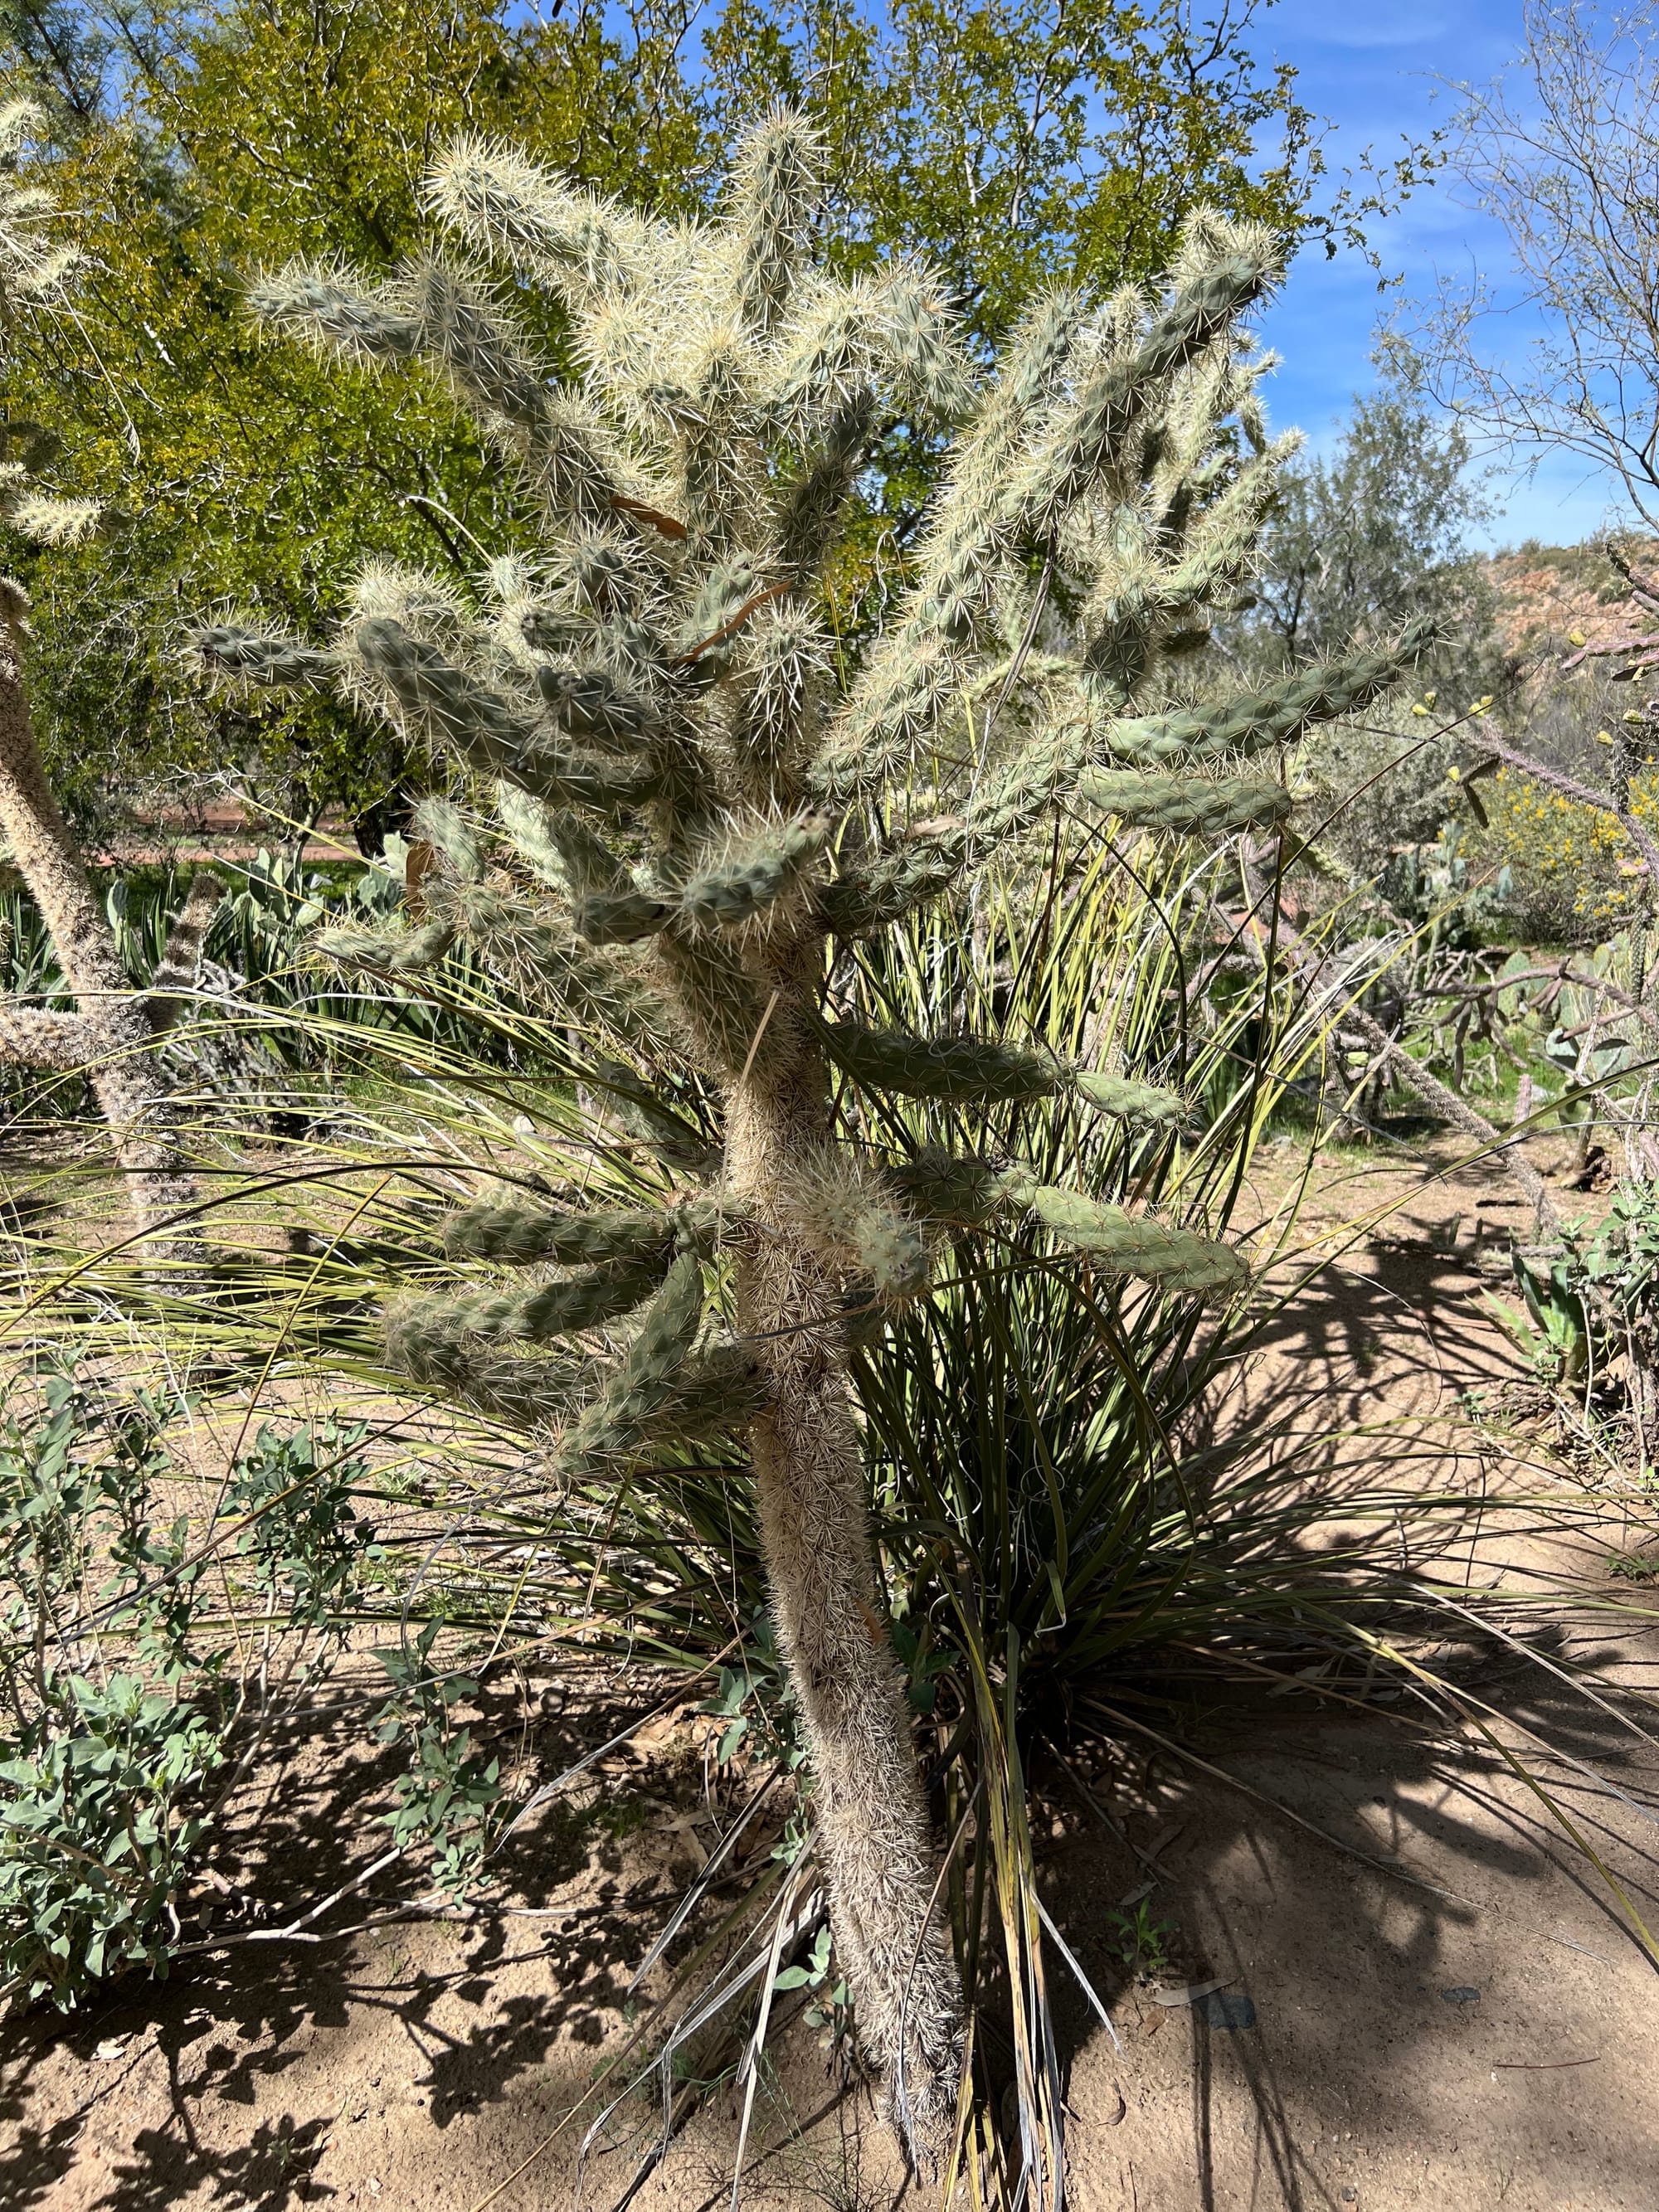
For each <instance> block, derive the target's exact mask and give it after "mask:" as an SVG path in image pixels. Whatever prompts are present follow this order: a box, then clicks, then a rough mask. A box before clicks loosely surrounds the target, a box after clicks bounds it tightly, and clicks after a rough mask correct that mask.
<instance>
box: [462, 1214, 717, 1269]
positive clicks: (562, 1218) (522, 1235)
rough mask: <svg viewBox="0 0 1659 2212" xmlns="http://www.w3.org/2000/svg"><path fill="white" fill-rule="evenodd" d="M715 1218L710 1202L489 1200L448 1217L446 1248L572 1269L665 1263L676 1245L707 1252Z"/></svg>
mask: <svg viewBox="0 0 1659 2212" xmlns="http://www.w3.org/2000/svg"><path fill="white" fill-rule="evenodd" d="M718 1218H719V1217H717V1214H716V1211H715V1208H714V1206H713V1204H712V1203H711V1202H709V1201H708V1200H702V1201H700V1202H699V1203H697V1204H696V1205H695V1206H681V1207H678V1208H675V1209H674V1210H672V1211H670V1210H668V1209H667V1208H664V1207H658V1206H639V1207H628V1208H623V1207H607V1208H603V1209H599V1210H596V1211H595V1212H586V1213H584V1212H570V1211H568V1210H561V1209H558V1208H551V1207H548V1206H536V1205H533V1204H532V1203H531V1202H530V1201H529V1200H523V1199H506V1200H503V1199H486V1200H481V1201H480V1202H479V1203H478V1204H477V1205H475V1206H463V1207H462V1208H460V1209H459V1212H454V1213H452V1214H451V1215H450V1217H449V1218H448V1219H447V1221H446V1222H445V1224H444V1249H445V1251H446V1252H447V1254H448V1255H449V1257H450V1258H451V1259H452V1260H453V1259H478V1260H498V1261H506V1262H509V1263H510V1264H512V1265H513V1266H515V1267H517V1266H523V1265H527V1264H528V1263H530V1262H531V1261H538V1260H553V1261H558V1262H559V1263H560V1264H561V1265H562V1266H565V1267H570V1266H574V1265H575V1264H577V1263H579V1262H580V1263H584V1264H600V1263H604V1262H606V1261H636V1260H649V1259H655V1258H659V1259H661V1260H662V1261H663V1263H664V1265H666V1263H667V1260H668V1258H669V1256H670V1255H671V1254H672V1252H673V1250H674V1249H675V1246H676V1244H677V1243H678V1244H679V1245H680V1246H682V1247H683V1248H685V1249H692V1248H695V1249H697V1250H699V1251H706V1250H708V1249H709V1248H710V1246H711V1244H712V1241H713V1238H714V1231H715V1227H716V1223H717V1219H718ZM726 1218H731V1217H729V1216H728V1217H726Z"/></svg>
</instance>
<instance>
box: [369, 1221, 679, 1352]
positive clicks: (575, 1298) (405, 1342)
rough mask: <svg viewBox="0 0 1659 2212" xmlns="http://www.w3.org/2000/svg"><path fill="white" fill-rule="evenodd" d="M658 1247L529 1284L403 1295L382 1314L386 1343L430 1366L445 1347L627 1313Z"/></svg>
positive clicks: (578, 1326) (652, 1271) (641, 1297)
mask: <svg viewBox="0 0 1659 2212" xmlns="http://www.w3.org/2000/svg"><path fill="white" fill-rule="evenodd" d="M668 1259H669V1255H668V1253H667V1251H666V1250H660V1251H658V1252H656V1253H653V1254H650V1255H647V1256H646V1257H644V1258H639V1257H636V1258H635V1259H632V1260H629V1261H618V1262H617V1263H615V1264H613V1265H611V1266H608V1267H590V1268H586V1269H585V1270H584V1271H583V1272H582V1273H580V1274H574V1275H563V1276H561V1277H559V1278H558V1279H556V1280H555V1281H552V1282H548V1283H538V1285H536V1286H535V1287H534V1289H532V1290H528V1291H510V1292H502V1293H500V1294H498V1295H489V1294H486V1295H483V1296H479V1295H478V1294H477V1293H476V1292H472V1293H461V1294H459V1295H449V1294H441V1295H439V1296H437V1297H418V1298H410V1299H406V1300H404V1303H403V1304H400V1305H398V1306H397V1307H395V1308H394V1309H393V1310H392V1314H391V1315H390V1316H388V1318H387V1333H386V1348H387V1352H388V1354H389V1355H390V1357H391V1358H392V1362H393V1364H395V1365H398V1366H401V1367H404V1368H405V1369H406V1370H408V1371H409V1372H410V1373H411V1374H416V1373H424V1372H427V1371H430V1369H431V1364H432V1360H433V1358H434V1357H435V1349H434V1348H435V1347H436V1346H441V1345H445V1344H466V1343H471V1344H501V1343H504V1342H519V1343H524V1344H548V1343H551V1342H552V1341H553V1340H555V1339H556V1338H558V1337H563V1336H574V1335H576V1334H579V1333H580V1331H581V1330H583V1329H586V1328H597V1327H598V1326H599V1324H600V1323H601V1322H607V1321H614V1320H617V1318H618V1317H619V1316H622V1315H623V1314H627V1313H631V1312H632V1311H633V1310H634V1309H635V1306H637V1305H640V1304H642V1303H643V1302H644V1301H645V1300H646V1299H647V1298H648V1297H651V1296H652V1295H653V1292H654V1291H656V1289H657V1286H658V1285H659V1284H660V1283H661V1281H662V1279H663V1277H664V1275H665V1273H666V1271H667V1267H668Z"/></svg>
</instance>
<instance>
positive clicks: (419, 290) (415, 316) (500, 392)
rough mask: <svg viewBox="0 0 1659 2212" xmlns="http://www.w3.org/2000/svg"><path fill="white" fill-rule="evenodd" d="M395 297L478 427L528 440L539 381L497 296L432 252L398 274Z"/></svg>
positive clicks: (540, 406) (540, 413)
mask: <svg viewBox="0 0 1659 2212" xmlns="http://www.w3.org/2000/svg"><path fill="white" fill-rule="evenodd" d="M397 295H398V297H400V298H401V300H402V301H403V303H404V306H405V307H406V309H407V312H408V314H409V319H410V321H411V322H412V323H413V324H414V325H415V327H416V331H418V333H419V337H418V340H417V343H418V345H419V349H420V351H421V353H422V355H423V356H425V357H426V358H427V359H428V360H429V361H431V362H435V364H436V365H437V366H438V367H439V368H441V369H442V370H443V372H444V374H445V375H446V376H447V378H448V380H449V382H450V384H451V386H453V389H454V391H455V393H456V395H457V397H458V398H459V399H461V401H462V402H463V403H464V404H465V405H466V406H468V407H469V408H470V409H471V410H472V411H473V412H474V413H475V414H476V415H477V416H478V418H479V420H480V422H481V424H482V426H483V428H485V429H486V430H488V431H505V432H506V433H507V435H508V436H509V437H510V438H511V439H512V440H513V441H514V442H515V443H519V444H520V445H522V446H524V447H529V446H530V445H532V443H533V442H534V441H535V440H536V439H537V438H538V435H540V433H541V431H542V429H543V427H544V423H545V421H546V416H547V401H548V391H547V384H546V380H545V378H544V375H543V374H542V372H541V371H540V370H539V368H538V367H537V366H536V364H535V363H534V362H532V360H531V358H530V356H529V353H528V351H527V350H526V347H525V345H524V343H523V341H522V340H521V338H520V336H519V333H518V332H517V331H516V330H515V329H514V328H513V322H512V319H511V318H510V317H509V316H508V315H507V313H506V311H505V309H504V308H503V307H502V306H501V301H499V300H498V299H497V298H495V296H494V295H493V294H492V293H491V292H490V291H489V290H488V289H486V288H485V287H484V286H483V285H482V284H479V283H477V282H476V280H474V279H473V278H471V277H469V276H465V275H463V273H462V272H461V271H460V270H458V269H454V268H452V267H451V266H450V265H449V264H447V262H444V261H442V260H440V259H437V258H434V257H431V256H423V257H422V258H420V259H419V260H416V261H414V262H411V263H410V264H409V265H408V266H407V267H406V268H404V270H402V271H401V272H400V274H399V276H398V283H397Z"/></svg>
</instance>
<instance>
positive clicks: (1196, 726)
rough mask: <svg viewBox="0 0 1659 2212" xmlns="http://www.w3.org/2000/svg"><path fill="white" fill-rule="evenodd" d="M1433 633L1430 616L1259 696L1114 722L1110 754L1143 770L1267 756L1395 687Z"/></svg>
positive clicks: (1306, 670)
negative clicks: (1390, 641)
mask: <svg viewBox="0 0 1659 2212" xmlns="http://www.w3.org/2000/svg"><path fill="white" fill-rule="evenodd" d="M1436 634H1437V624H1436V623H1435V620H1434V618H1433V617H1430V616H1422V617H1418V618H1416V619H1415V620H1413V621H1412V622H1410V623H1407V625H1406V627H1405V629H1404V630H1403V631H1402V632H1401V635H1400V639H1399V641H1398V642H1397V643H1396V644H1395V645H1393V646H1391V647H1382V648H1379V649H1377V650H1376V651H1372V652H1368V653H1353V654H1351V655H1350V656H1349V657H1348V658H1347V659H1344V660H1337V661H1328V662H1323V663H1320V664H1317V665H1315V666H1313V667H1311V668H1303V669H1297V671H1295V672H1294V673H1293V674H1291V675H1289V676H1286V677H1283V678H1280V679H1279V682H1278V683H1276V684H1271V685H1268V686H1267V688H1266V689H1264V690H1260V691H1253V692H1245V693H1243V695H1238V694H1235V695H1234V696H1231V697H1229V698H1225V699H1218V700H1216V701H1213V702H1209V703H1206V704H1204V705H1200V706H1197V707H1187V708H1179V709H1177V710H1176V712H1175V713H1173V714H1151V715H1146V716H1142V717H1140V718H1139V719H1138V720H1128V721H1121V722H1119V723H1117V724H1116V725H1115V726H1114V727H1113V729H1112V731H1111V732H1110V744H1111V749H1112V750H1113V752H1114V753H1115V754H1116V755H1117V757H1119V758H1120V759H1122V760H1129V761H1133V762H1134V763H1137V765H1139V766H1140V767H1143V768H1162V767H1164V766H1166V765H1168V764H1169V763H1172V762H1177V761H1193V762H1198V761H1203V760H1210V759H1214V758H1217V757H1219V756H1220V755H1223V754H1226V753H1254V752H1261V751H1265V750H1267V748H1268V747H1269V746H1271V745H1284V744H1291V743H1293V742H1294V741H1295V739H1296V738H1299V737H1300V736H1301V735H1302V733H1303V732H1304V730H1306V729H1307V728H1308V727H1309V726H1310V725H1311V724H1314V723H1316V722H1329V721H1336V720H1340V718H1341V716H1343V715H1344V714H1354V713H1357V712H1358V709H1359V708H1362V707H1365V706H1369V705H1370V702H1371V701H1372V700H1373V699H1376V698H1379V697H1380V696H1382V695H1383V692H1385V691H1387V690H1389V689H1390V688H1391V687H1392V686H1393V685H1394V684H1397V683H1398V682H1399V681H1400V679H1401V677H1402V676H1403V675H1405V674H1406V672H1407V670H1409V669H1410V667H1411V666H1412V665H1413V662H1414V661H1415V660H1416V659H1418V658H1419V656H1420V655H1421V654H1422V653H1424V652H1425V650H1426V649H1427V647H1428V646H1429V645H1430V644H1431V642H1432V641H1433V639H1434V637H1435V635H1436Z"/></svg>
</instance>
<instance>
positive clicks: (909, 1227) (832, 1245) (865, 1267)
mask: <svg viewBox="0 0 1659 2212" xmlns="http://www.w3.org/2000/svg"><path fill="white" fill-rule="evenodd" d="M785 1201H786V1204H787V1207H788V1211H789V1213H790V1217H791V1218H792V1219H793V1221H794V1222H795V1223H796V1224H797V1225H798V1226H799V1229H800V1231H801V1233H802V1235H803V1236H804V1237H805V1239H806V1242H807V1243H808V1244H809V1245H810V1246H811V1249H813V1250H814V1251H815V1252H817V1254H819V1255H820V1256H821V1257H822V1258H823V1259H825V1260H827V1261H829V1264H830V1266H831V1267H836V1268H838V1269H847V1270H848V1271H850V1272H851V1273H854V1274H856V1275H858V1276H860V1277H861V1278H862V1279H863V1280H864V1281H865V1282H866V1283H867V1284H869V1285H871V1287H872V1289H873V1291H874V1293H875V1297H876V1298H877V1300H878V1302H879V1303H880V1304H883V1305H898V1304H904V1303H905V1302H906V1301H908V1300H909V1299H911V1298H915V1297H920V1296H921V1293H922V1292H923V1291H925V1290H926V1289H927V1278H928V1273H929V1271H930V1267H931V1265H932V1255H931V1254H930V1253H929V1250H928V1247H927V1237H926V1236H925V1235H924V1234H923V1231H922V1229H921V1224H920V1223H919V1222H918V1221H917V1220H916V1219H915V1217H914V1216H913V1215H912V1214H911V1213H910V1212H909V1211H908V1208H907V1207H906V1206H904V1205H903V1204H902V1201H901V1200H899V1199H898V1198H897V1196H896V1193H895V1192H894V1190H893V1188H891V1187H890V1184H889V1185H887V1186H886V1187H884V1181H883V1180H882V1179H879V1178H877V1177H873V1176H870V1175H868V1174H866V1173H861V1172H860V1169H859V1166H858V1164H857V1163H856V1162H855V1161H854V1160H852V1159H850V1158H847V1157H845V1156H844V1155H842V1154H841V1153H838V1152H832V1151H826V1152H823V1154H821V1155H820V1156H819V1157H818V1158H804V1159H802V1160H800V1161H799V1162H798V1163H797V1164H796V1165H795V1168H794V1170H793V1174H792V1175H791V1176H790V1178H789V1182H788V1184H787V1189H786V1192H785Z"/></svg>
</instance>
